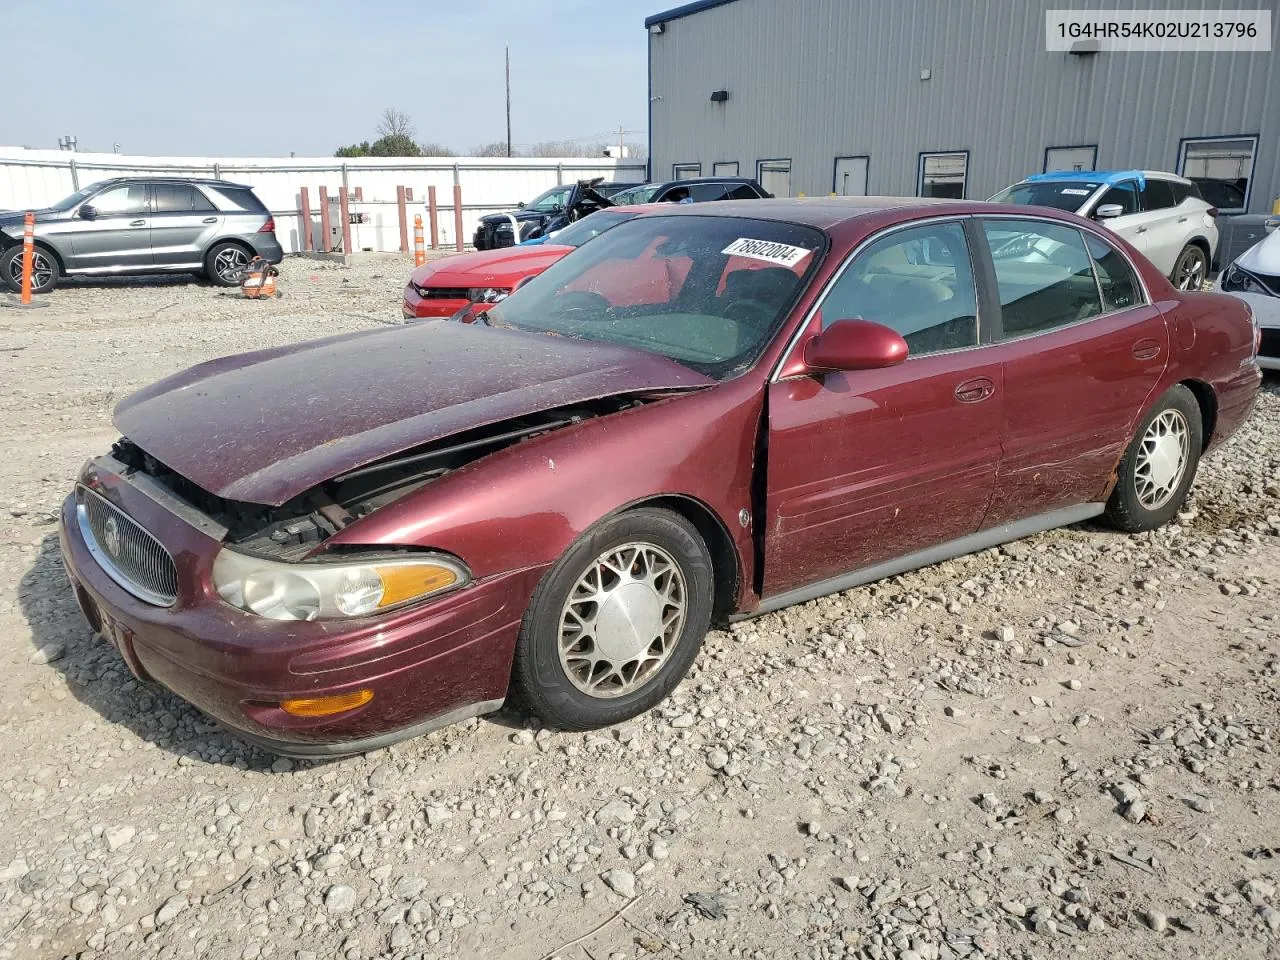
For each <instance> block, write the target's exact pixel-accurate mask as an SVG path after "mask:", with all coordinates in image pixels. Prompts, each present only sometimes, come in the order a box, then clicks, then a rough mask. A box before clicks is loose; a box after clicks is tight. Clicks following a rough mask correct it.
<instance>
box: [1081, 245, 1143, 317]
mask: <svg viewBox="0 0 1280 960" xmlns="http://www.w3.org/2000/svg"><path fill="white" fill-rule="evenodd" d="M1085 246H1086V247H1088V249H1089V256H1090V258H1091V259H1092V260H1093V269H1094V272H1095V273H1096V274H1097V275H1098V286H1099V287H1100V288H1101V289H1102V305H1103V307H1105V308H1106V309H1107V310H1109V311H1110V310H1127V309H1128V308H1129V307H1136V306H1137V305H1138V304H1139V303H1141V302H1142V287H1140V286H1139V285H1138V278H1137V276H1136V275H1135V274H1134V272H1133V267H1131V266H1129V261H1128V260H1126V259H1125V258H1124V257H1123V256H1122V255H1121V253H1120V251H1119V250H1117V249H1116V248H1115V247H1113V246H1111V244H1109V243H1106V242H1105V241H1103V240H1100V239H1098V238H1097V237H1095V236H1093V235H1092V234H1088V233H1086V234H1085Z"/></svg>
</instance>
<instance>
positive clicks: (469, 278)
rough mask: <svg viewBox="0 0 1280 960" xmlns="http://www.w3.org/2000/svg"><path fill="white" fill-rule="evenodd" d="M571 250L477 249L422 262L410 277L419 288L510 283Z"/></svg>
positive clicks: (547, 246)
mask: <svg viewBox="0 0 1280 960" xmlns="http://www.w3.org/2000/svg"><path fill="white" fill-rule="evenodd" d="M572 251H573V247H566V246H563V245H557V244H551V243H546V244H536V245H535V246H532V247H525V246H516V247H502V248H500V249H498V250H480V251H478V252H476V253H462V254H459V255H457V256H454V257H443V258H441V259H439V260H433V261H431V262H430V263H425V264H423V265H422V266H420V267H418V268H417V269H416V270H414V271H413V273H412V274H410V278H411V279H412V280H413V282H414V283H416V284H418V285H419V286H425V285H427V284H430V285H431V286H435V287H487V286H490V285H491V284H500V285H501V284H505V283H508V282H509V283H511V284H514V283H515V281H516V280H519V279H521V278H522V277H525V276H528V275H529V274H531V273H541V272H542V271H543V270H545V269H547V267H549V266H551V265H552V264H553V263H555V262H556V261H557V260H559V259H561V258H562V257H564V256H565V255H566V254H568V253H571V252H572Z"/></svg>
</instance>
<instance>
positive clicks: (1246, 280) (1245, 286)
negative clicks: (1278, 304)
mask: <svg viewBox="0 0 1280 960" xmlns="http://www.w3.org/2000/svg"><path fill="white" fill-rule="evenodd" d="M1222 289H1223V290H1226V291H1228V292H1229V293H1260V294H1262V295H1263V296H1271V291H1270V290H1268V289H1267V288H1266V287H1264V286H1263V285H1262V283H1261V281H1259V280H1256V279H1254V277H1253V275H1252V274H1250V273H1249V272H1248V271H1246V270H1241V269H1240V268H1239V267H1237V266H1236V265H1235V264H1232V265H1231V266H1229V267H1227V272H1226V274H1224V275H1223V277H1222Z"/></svg>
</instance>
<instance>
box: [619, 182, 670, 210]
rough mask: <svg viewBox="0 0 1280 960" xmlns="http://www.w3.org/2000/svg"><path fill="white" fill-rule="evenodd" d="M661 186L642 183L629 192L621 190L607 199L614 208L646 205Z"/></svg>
mask: <svg viewBox="0 0 1280 960" xmlns="http://www.w3.org/2000/svg"><path fill="white" fill-rule="evenodd" d="M661 186H662V184H660V183H642V184H640V186H638V187H632V188H631V189H630V190H622V191H620V192H618V193H615V194H614V195H613V196H611V197H610V198H609V199H610V200H611V201H613V203H614V205H615V206H619V207H625V206H627V205H628V204H632V203H648V202H649V201H650V200H652V199H653V195H654V194H655V193H657V192H658V190H659V188H661Z"/></svg>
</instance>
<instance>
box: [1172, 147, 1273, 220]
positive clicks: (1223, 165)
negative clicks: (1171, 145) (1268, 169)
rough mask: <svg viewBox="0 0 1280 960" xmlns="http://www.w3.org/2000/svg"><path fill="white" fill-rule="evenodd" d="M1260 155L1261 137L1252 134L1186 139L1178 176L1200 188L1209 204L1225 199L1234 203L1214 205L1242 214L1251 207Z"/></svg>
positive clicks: (1179, 161) (1181, 148) (1179, 155)
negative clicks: (1256, 161)
mask: <svg viewBox="0 0 1280 960" xmlns="http://www.w3.org/2000/svg"><path fill="white" fill-rule="evenodd" d="M1257 152H1258V138H1257V137H1256V136H1252V135H1249V136H1239V137H1197V138H1194V139H1187V140H1183V141H1182V144H1181V147H1180V148H1179V150H1178V173H1180V174H1182V175H1183V176H1184V177H1186V178H1187V179H1188V180H1190V181H1191V182H1192V183H1194V184H1195V185H1196V186H1197V187H1199V188H1200V193H1201V194H1202V195H1203V196H1204V198H1205V199H1206V200H1208V202H1209V203H1215V201H1216V200H1222V201H1225V202H1226V203H1229V204H1231V206H1225V205H1224V204H1223V203H1215V205H1216V206H1217V207H1218V208H1219V209H1220V210H1223V211H1235V212H1240V211H1243V210H1247V209H1248V208H1249V189H1250V187H1251V186H1252V184H1253V160H1254V157H1255V156H1256V154H1257ZM1211 194H1212V196H1213V199H1210V195H1211Z"/></svg>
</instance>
